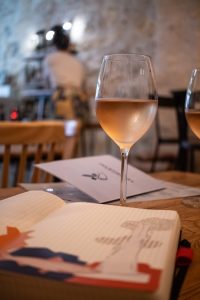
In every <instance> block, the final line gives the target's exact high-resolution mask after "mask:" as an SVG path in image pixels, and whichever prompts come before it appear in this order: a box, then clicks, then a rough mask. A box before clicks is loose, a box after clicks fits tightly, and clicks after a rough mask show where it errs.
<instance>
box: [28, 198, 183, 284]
mask: <svg viewBox="0 0 200 300" xmlns="http://www.w3.org/2000/svg"><path fill="white" fill-rule="evenodd" d="M32 229H33V231H32V233H31V237H30V238H29V239H28V241H27V243H28V246H29V247H32V248H34V247H36V246H37V247H39V248H48V249H50V250H51V251H53V252H54V253H59V254H60V253H64V254H67V255H74V256H76V257H77V259H78V260H79V261H82V262H85V263H86V264H87V265H88V264H95V263H96V262H98V263H99V265H100V267H99V269H98V272H96V270H95V271H94V272H93V273H91V274H84V271H83V273H82V271H81V270H80V274H81V276H85V277H92V278H98V279H99V278H107V279H111V280H122V281H135V280H136V281H137V280H141V278H140V279H138V277H137V275H138V274H137V272H136V277H134V276H133V266H135V268H136V266H138V265H148V266H149V267H150V268H152V269H156V270H160V271H161V272H162V270H164V269H165V268H166V266H167V263H169V261H170V260H171V258H170V259H169V256H171V255H172V256H173V252H172V253H171V252H170V251H169V248H170V245H171V243H172V244H175V245H177V241H178V237H179V232H180V223H179V218H178V215H177V213H176V212H175V211H164V210H162V211H160V210H144V209H137V208H128V207H117V206H107V205H102V204H101V205H100V204H91V203H71V204H68V205H66V206H64V207H62V208H61V209H58V210H56V211H55V212H54V213H52V214H51V215H49V217H48V218H46V219H45V220H43V221H42V222H40V223H38V224H36V225H35V226H34V227H33V228H32ZM47 233H48V234H47ZM130 254H131V255H130ZM172 265H173V264H172ZM130 266H131V267H130ZM45 268H47V266H45ZM136 269H137V268H136ZM136 269H135V270H136ZM105 274H106V275H105ZM140 277H141V276H140ZM142 280H144V281H145V280H147V278H145V276H144V278H142Z"/></svg>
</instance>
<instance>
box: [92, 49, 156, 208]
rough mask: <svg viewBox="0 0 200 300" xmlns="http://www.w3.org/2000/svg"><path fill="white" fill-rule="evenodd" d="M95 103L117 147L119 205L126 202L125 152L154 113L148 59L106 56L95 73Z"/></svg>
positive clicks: (121, 55)
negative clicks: (119, 175) (118, 157)
mask: <svg viewBox="0 0 200 300" xmlns="http://www.w3.org/2000/svg"><path fill="white" fill-rule="evenodd" d="M95 104H96V105H95V107H96V116H97V119H98V121H99V123H100V125H101V127H102V128H103V130H104V131H105V132H106V133H107V135H108V136H109V137H110V138H111V139H112V140H113V141H114V142H115V143H116V144H117V145H118V146H119V148H120V152H121V159H122V167H121V183H120V203H121V204H122V205H123V204H125V202H126V173H127V159H128V153H129V150H130V148H131V147H132V146H133V144H135V143H136V142H137V141H138V140H139V139H140V138H141V137H142V136H143V135H144V134H145V133H146V132H147V130H148V129H149V127H150V126H151V124H152V122H153V120H154V118H155V115H156V112H157V92H156V86H155V78H154V72H153V68H152V64H151V59H150V57H149V56H146V55H138V54H111V55H106V56H105V57H104V58H103V62H102V64H101V68H100V72H99V77H98V81H97V88H96V96H95Z"/></svg>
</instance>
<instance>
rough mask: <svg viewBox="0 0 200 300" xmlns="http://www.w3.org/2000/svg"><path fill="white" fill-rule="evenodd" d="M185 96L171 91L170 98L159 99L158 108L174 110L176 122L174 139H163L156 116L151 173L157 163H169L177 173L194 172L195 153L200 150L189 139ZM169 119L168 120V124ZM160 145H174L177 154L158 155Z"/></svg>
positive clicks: (196, 142) (199, 147) (193, 141)
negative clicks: (155, 140) (155, 136)
mask: <svg viewBox="0 0 200 300" xmlns="http://www.w3.org/2000/svg"><path fill="white" fill-rule="evenodd" d="M185 95H186V91H185V90H183V91H173V92H172V97H171V98H164V97H160V98H159V108H171V109H172V110H174V112H175V115H176V121H177V128H174V130H175V131H177V135H176V137H174V136H173V137H164V136H163V135H162V133H161V129H160V128H161V123H160V120H159V118H158V115H157V119H156V135H157V143H156V148H155V152H154V156H153V160H152V166H151V170H150V171H151V172H154V171H155V170H156V163H157V162H158V161H169V162H170V163H171V166H172V168H173V169H176V170H179V171H191V172H194V171H195V152H196V151H197V150H200V143H199V141H198V140H195V139H194V140H192V139H191V138H190V137H189V131H188V129H189V127H188V124H187V121H186V117H185ZM170 122H171V119H169V123H170ZM162 145H165V146H166V145H176V146H177V152H175V153H173V154H169V155H166V156H161V155H160V148H161V146H162Z"/></svg>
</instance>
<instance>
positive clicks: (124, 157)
mask: <svg viewBox="0 0 200 300" xmlns="http://www.w3.org/2000/svg"><path fill="white" fill-rule="evenodd" d="M120 152H121V180H120V205H125V204H126V185H127V169H128V154H129V149H120Z"/></svg>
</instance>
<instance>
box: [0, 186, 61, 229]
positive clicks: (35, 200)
mask: <svg viewBox="0 0 200 300" xmlns="http://www.w3.org/2000/svg"><path fill="white" fill-rule="evenodd" d="M63 205H65V204H64V202H63V201H62V200H61V199H60V198H58V197H57V196H55V195H52V194H50V193H47V192H43V191H28V192H25V193H22V194H19V195H16V196H13V197H10V198H8V199H4V200H1V201H0V233H1V234H4V233H5V232H6V226H14V227H17V228H18V229H19V230H20V231H23V230H27V229H29V228H30V227H31V226H33V225H34V224H35V223H37V222H39V221H41V220H42V219H43V218H45V217H46V216H47V215H48V214H50V213H51V212H52V211H54V210H55V209H57V208H60V207H62V206H63Z"/></svg>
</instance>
